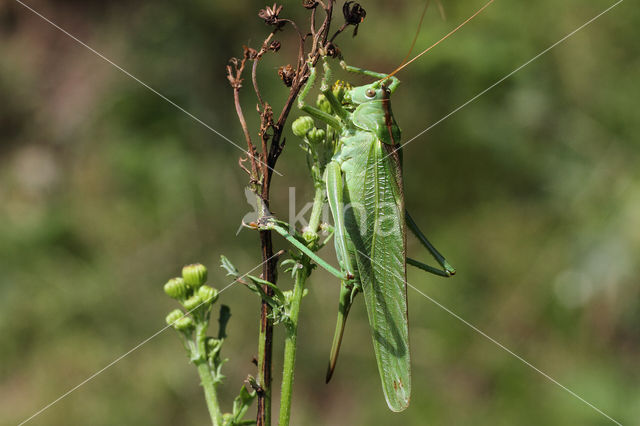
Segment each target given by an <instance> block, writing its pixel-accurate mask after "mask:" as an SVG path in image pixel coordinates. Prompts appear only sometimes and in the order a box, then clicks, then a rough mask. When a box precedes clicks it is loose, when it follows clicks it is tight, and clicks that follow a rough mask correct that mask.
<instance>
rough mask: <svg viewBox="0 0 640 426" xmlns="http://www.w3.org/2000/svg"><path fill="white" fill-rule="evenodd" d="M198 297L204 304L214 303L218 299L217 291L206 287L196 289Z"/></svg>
mask: <svg viewBox="0 0 640 426" xmlns="http://www.w3.org/2000/svg"><path fill="white" fill-rule="evenodd" d="M198 297H200V300H201V301H202V302H204V303H214V302H215V301H216V300H217V299H218V291H217V290H216V289H215V288H211V287H209V286H208V285H203V286H202V287H200V288H199V289H198Z"/></svg>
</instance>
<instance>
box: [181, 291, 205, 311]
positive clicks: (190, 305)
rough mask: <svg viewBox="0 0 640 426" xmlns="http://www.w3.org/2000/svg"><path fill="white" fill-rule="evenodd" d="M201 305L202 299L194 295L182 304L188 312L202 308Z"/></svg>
mask: <svg viewBox="0 0 640 426" xmlns="http://www.w3.org/2000/svg"><path fill="white" fill-rule="evenodd" d="M201 303H202V299H200V296H198V295H197V294H194V295H193V296H191V297H190V298H188V299H187V300H185V301H184V302H182V306H184V307H185V309H186V310H187V311H192V310H194V309H195V308H197V307H198V306H200V304H201Z"/></svg>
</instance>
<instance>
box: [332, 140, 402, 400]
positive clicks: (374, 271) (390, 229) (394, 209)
mask: <svg viewBox="0 0 640 426" xmlns="http://www.w3.org/2000/svg"><path fill="white" fill-rule="evenodd" d="M386 151H387V150H386V149H385V148H384V147H383V142H382V141H381V140H379V139H378V138H377V137H376V136H375V135H374V134H373V133H371V132H357V133H356V135H355V136H353V137H350V138H346V139H345V145H344V148H343V152H342V158H343V159H344V162H343V165H342V169H343V171H344V173H345V189H344V191H345V203H346V204H347V205H349V204H350V205H351V208H348V209H346V211H345V227H346V229H347V232H348V234H349V237H350V238H351V241H352V242H353V245H354V248H355V250H356V253H355V257H356V262H357V269H358V273H359V278H360V281H361V284H362V290H363V293H364V299H365V303H366V306H367V313H368V316H369V325H370V327H371V334H372V337H373V347H374V351H375V354H376V359H377V362H378V369H379V372H380V377H381V379H382V387H383V390H384V394H385V397H386V400H387V404H388V405H389V408H390V409H391V410H393V411H402V410H404V409H405V408H407V406H408V405H409V398H410V395H411V371H410V358H409V329H408V318H407V292H406V264H405V253H406V243H405V240H406V239H405V223H404V200H403V195H402V181H401V179H402V178H401V172H400V170H399V167H400V166H399V163H398V161H397V157H395V156H389V157H386V154H387V152H386Z"/></svg>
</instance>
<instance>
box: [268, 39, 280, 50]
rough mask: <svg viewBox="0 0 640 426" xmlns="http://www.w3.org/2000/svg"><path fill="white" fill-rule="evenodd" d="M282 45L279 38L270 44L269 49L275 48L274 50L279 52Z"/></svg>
mask: <svg viewBox="0 0 640 426" xmlns="http://www.w3.org/2000/svg"><path fill="white" fill-rule="evenodd" d="M280 46H281V44H280V42H279V41H278V40H274V41H272V42H271V44H270V45H269V50H273V51H274V52H277V51H278V50H280Z"/></svg>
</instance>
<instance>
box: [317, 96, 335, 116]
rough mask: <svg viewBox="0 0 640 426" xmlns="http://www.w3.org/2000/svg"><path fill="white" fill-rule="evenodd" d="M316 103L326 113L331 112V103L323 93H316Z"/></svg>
mask: <svg viewBox="0 0 640 426" xmlns="http://www.w3.org/2000/svg"><path fill="white" fill-rule="evenodd" d="M316 105H318V108H320V109H321V110H322V111H324V112H326V113H327V114H333V110H332V109H331V104H330V103H329V101H328V100H327V98H326V97H325V96H324V95H323V94H320V95H318V101H317V102H316Z"/></svg>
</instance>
